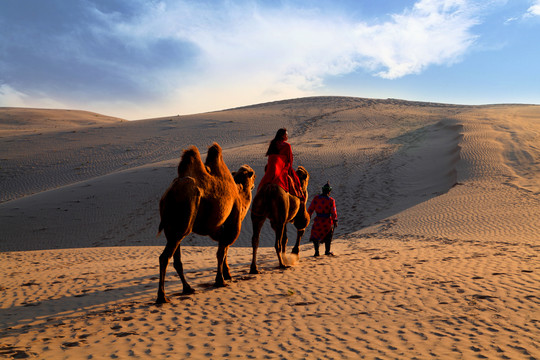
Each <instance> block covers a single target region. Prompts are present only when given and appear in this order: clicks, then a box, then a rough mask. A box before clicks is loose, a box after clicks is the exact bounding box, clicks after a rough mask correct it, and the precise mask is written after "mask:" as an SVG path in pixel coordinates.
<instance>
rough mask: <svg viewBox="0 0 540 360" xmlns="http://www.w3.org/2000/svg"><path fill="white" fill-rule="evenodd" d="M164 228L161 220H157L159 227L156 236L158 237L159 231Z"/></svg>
mask: <svg viewBox="0 0 540 360" xmlns="http://www.w3.org/2000/svg"><path fill="white" fill-rule="evenodd" d="M163 229H164V226H163V221H160V222H159V228H158V232H157V234H156V237H159V235H161V232H162V231H163Z"/></svg>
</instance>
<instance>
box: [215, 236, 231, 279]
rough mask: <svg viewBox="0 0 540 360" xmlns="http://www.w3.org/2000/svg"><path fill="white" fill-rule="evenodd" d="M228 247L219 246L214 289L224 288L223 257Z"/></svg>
mask: <svg viewBox="0 0 540 360" xmlns="http://www.w3.org/2000/svg"><path fill="white" fill-rule="evenodd" d="M227 250H228V246H226V245H223V244H221V243H220V244H219V245H218V250H217V254H216V257H217V274H216V283H215V284H214V286H215V287H223V286H225V280H224V279H223V263H224V262H225V256H226V254H227Z"/></svg>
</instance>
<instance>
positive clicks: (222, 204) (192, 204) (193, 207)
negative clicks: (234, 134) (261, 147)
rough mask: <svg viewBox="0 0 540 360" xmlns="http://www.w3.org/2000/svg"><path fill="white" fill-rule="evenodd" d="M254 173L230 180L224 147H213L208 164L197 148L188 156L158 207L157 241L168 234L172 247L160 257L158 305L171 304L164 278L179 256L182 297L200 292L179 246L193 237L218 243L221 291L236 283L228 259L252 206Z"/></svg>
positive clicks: (238, 174) (244, 169)
mask: <svg viewBox="0 0 540 360" xmlns="http://www.w3.org/2000/svg"><path fill="white" fill-rule="evenodd" d="M254 186H255V172H254V171H253V169H252V168H251V167H250V166H248V165H243V166H242V167H240V169H239V170H238V171H236V172H234V173H232V174H231V172H229V169H228V168H227V165H225V162H224V161H223V157H222V150H221V147H220V146H219V145H218V144H217V143H214V144H213V145H212V146H211V147H210V148H209V149H208V154H207V157H206V161H205V163H204V164H203V162H202V160H201V155H200V153H199V150H198V149H197V147H195V146H192V147H190V148H189V149H187V150H184V152H183V154H182V158H181V160H180V163H179V164H178V177H177V178H175V179H174V180H173V182H172V183H171V185H170V186H169V188H168V189H167V190H166V191H165V193H164V194H163V196H162V197H161V200H160V202H159V212H160V216H161V222H160V224H159V231H158V235H159V234H160V233H161V231H164V233H165V237H166V238H167V245H166V246H165V249H164V250H163V253H162V254H161V255H160V256H159V288H158V295H157V300H156V302H157V303H166V302H169V301H170V300H169V299H168V298H167V296H165V274H166V272H167V266H168V264H169V261H170V259H171V257H172V256H173V255H174V268H175V269H176V272H177V273H178V275H179V276H180V280H182V286H183V292H182V293H183V294H192V293H194V292H195V290H194V289H193V288H192V287H191V286H190V285H189V284H188V282H187V281H186V278H185V277H184V271H183V266H182V260H181V251H180V242H181V241H182V239H184V238H185V237H186V236H187V235H188V234H190V233H192V232H193V233H196V234H199V235H207V236H209V237H210V238H212V239H213V240H216V241H217V242H218V250H217V255H216V256H217V275H216V282H215V286H216V287H221V286H225V281H224V280H230V279H231V273H230V269H229V265H228V263H227V253H228V250H229V246H231V245H232V244H233V243H234V242H235V241H236V239H237V238H238V235H240V229H241V226H242V221H243V220H244V218H245V216H246V214H247V211H248V209H249V206H250V204H251V191H252V190H253V188H254Z"/></svg>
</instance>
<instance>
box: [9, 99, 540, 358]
mask: <svg viewBox="0 0 540 360" xmlns="http://www.w3.org/2000/svg"><path fill="white" fill-rule="evenodd" d="M2 110H3V111H0V123H2V124H4V123H6V121H5V118H6V115H5V114H6V111H7V113H9V111H10V109H2ZM43 116H45V115H43ZM47 116H52V115H51V114H50V113H48V114H47ZM58 116H60V115H58ZM2 126H3V125H2ZM54 126H57V127H54ZM54 126H52V127H51V126H49V129H48V130H47V131H43V132H41V134H35V133H30V132H26V131H25V132H17V131H11V130H10V132H2V133H0V149H1V153H2V154H3V155H2V159H0V161H1V163H0V166H1V169H2V172H1V174H2V175H1V176H2V179H1V180H2V181H1V182H0V184H1V189H0V190H1V194H2V199H1V200H2V201H3V202H2V203H0V223H1V224H2V225H1V230H2V231H1V236H0V250H1V251H2V252H1V253H0V269H1V271H0V274H1V275H0V279H1V281H0V292H1V293H2V296H1V300H0V319H2V322H1V323H2V335H1V337H0V339H1V340H0V356H4V357H8V358H9V357H24V356H29V357H33V358H59V359H60V358H70V359H71V358H75V359H78V358H81V359H89V358H110V357H112V358H167V357H172V358H187V357H191V358H196V359H198V358H203V359H204V358H224V357H229V358H255V359H260V358H332V359H334V358H367V359H373V358H381V359H394V358H400V359H402V358H419V359H425V358H439V359H440V358H445V359H446V358H455V359H463V358H466V359H468V358H489V359H498V358H501V359H509V358H510V359H522V358H523V359H537V358H540V344H539V342H538V339H539V338H540V325H539V324H540V317H539V314H540V293H539V291H538V289H539V288H540V275H539V274H540V261H539V260H538V256H539V250H540V241H539V240H540V238H539V235H538V234H539V233H540V225H539V224H540V163H539V161H538V159H540V153H539V152H540V149H539V147H538V144H539V143H540V139H539V136H540V107H539V106H532V105H531V106H529V105H491V106H457V105H444V104H431V103H415V102H405V101H400V100H372V99H358V98H340V97H322V98H320V97H319V98H305V99H295V100H287V101H281V102H275V103H269V104H261V105H254V106H248V107H245V108H239V109H233V110H227V111H222V112H215V113H206V114H199V115H192V116H182V117H170V118H161V119H148V120H141V121H136V122H120V121H111V122H110V123H107V122H105V121H104V122H96V123H92V124H87V125H84V126H81V127H79V128H77V129H76V130H73V129H72V128H70V126H72V124H69V122H68V123H67V124H64V123H62V122H59V123H58V124H57V125H54ZM282 126H285V127H287V128H288V129H289V133H290V142H291V144H292V146H293V149H294V153H295V164H296V165H303V166H304V167H306V168H307V169H308V171H309V172H310V173H311V181H310V186H309V191H310V198H311V197H312V196H313V195H314V194H316V193H317V192H318V191H319V188H320V186H321V185H322V184H324V183H325V182H326V181H327V180H329V181H330V182H331V183H332V186H333V188H334V191H333V195H334V197H335V198H336V202H337V205H338V214H339V217H340V224H339V228H338V229H337V231H336V236H335V238H336V240H335V245H334V248H333V250H334V251H335V252H336V253H337V254H338V256H336V257H322V258H313V257H311V255H312V253H313V249H312V246H311V245H310V244H307V236H306V237H305V239H304V241H303V243H304V245H303V246H302V248H301V256H300V261H299V262H298V263H296V265H295V266H293V267H292V268H290V269H288V270H279V269H277V268H276V264H277V260H276V256H275V253H274V250H273V248H272V246H273V234H272V232H271V231H270V229H269V226H266V228H265V229H264V230H263V234H262V238H261V245H262V246H263V248H262V249H261V250H260V256H259V267H260V269H261V270H263V273H262V274H259V275H250V274H248V270H249V263H250V260H251V248H250V236H251V224H250V221H249V214H248V218H246V221H244V224H243V230H242V234H241V235H240V238H239V239H238V240H237V242H236V244H235V245H234V246H233V247H232V248H231V251H230V253H229V261H230V264H231V268H232V272H233V276H234V277H235V278H234V281H233V282H232V283H230V286H228V287H226V288H221V289H214V288H213V287H212V286H211V285H212V283H213V279H214V277H215V249H216V248H215V246H214V243H213V242H212V241H211V240H209V239H207V238H201V237H189V238H186V239H185V240H184V242H183V245H184V247H183V248H184V250H183V251H184V254H183V260H184V267H185V269H186V274H187V277H188V280H189V281H190V283H191V284H192V286H194V287H195V288H196V289H197V293H196V294H194V295H191V296H182V295H181V294H178V291H180V289H181V283H180V281H179V279H178V277H177V276H176V275H175V274H174V270H173V269H172V266H171V267H170V269H169V274H168V277H167V280H168V281H167V283H166V289H167V291H168V292H169V294H171V295H172V300H173V302H172V303H171V304H167V305H164V306H156V305H154V304H153V301H154V299H155V295H156V290H157V276H158V273H159V271H158V267H157V263H158V261H157V260H158V256H159V254H160V252H161V250H162V246H163V245H164V238H163V236H162V237H159V238H156V236H155V233H156V230H157V224H158V223H159V216H158V212H157V205H158V204H157V203H158V200H159V197H160V196H161V194H162V192H163V191H164V190H165V188H166V187H167V185H168V184H169V183H170V181H171V180H172V179H173V178H174V176H175V173H176V165H177V162H178V158H179V156H180V154H181V150H182V149H183V148H186V147H187V146H189V145H191V144H195V145H197V146H199V148H201V152H203V153H204V152H205V149H206V147H207V146H208V145H210V144H211V143H212V141H217V142H219V143H220V144H221V145H222V146H223V148H224V158H225V161H226V162H227V164H228V165H229V168H230V169H231V170H236V168H238V167H239V166H240V165H241V164H244V163H247V164H250V165H251V166H252V167H253V168H254V169H255V171H256V172H257V175H258V178H259V179H260V178H261V177H262V173H263V168H264V165H265V158H264V156H263V154H264V152H265V150H266V146H267V144H268V141H269V140H270V138H271V137H272V136H273V135H274V133H275V130H276V129H277V128H279V127H282ZM308 234H309V229H308ZM290 237H291V238H292V237H293V232H292V229H291V230H290ZM193 245H196V246H193ZM199 245H211V246H199Z"/></svg>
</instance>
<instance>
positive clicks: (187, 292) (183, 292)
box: [182, 286, 195, 295]
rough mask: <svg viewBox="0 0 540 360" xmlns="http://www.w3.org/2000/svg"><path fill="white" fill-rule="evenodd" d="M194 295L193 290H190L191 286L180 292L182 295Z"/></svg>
mask: <svg viewBox="0 0 540 360" xmlns="http://www.w3.org/2000/svg"><path fill="white" fill-rule="evenodd" d="M194 293H195V289H194V288H192V287H191V286H190V287H188V288H184V290H183V291H182V295H191V294H194Z"/></svg>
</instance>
